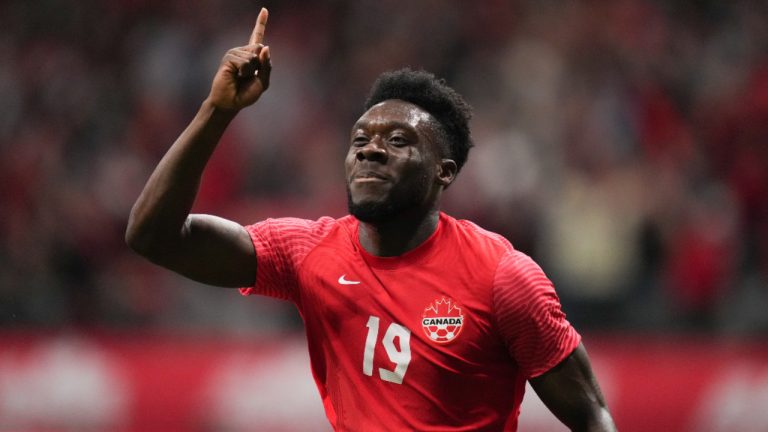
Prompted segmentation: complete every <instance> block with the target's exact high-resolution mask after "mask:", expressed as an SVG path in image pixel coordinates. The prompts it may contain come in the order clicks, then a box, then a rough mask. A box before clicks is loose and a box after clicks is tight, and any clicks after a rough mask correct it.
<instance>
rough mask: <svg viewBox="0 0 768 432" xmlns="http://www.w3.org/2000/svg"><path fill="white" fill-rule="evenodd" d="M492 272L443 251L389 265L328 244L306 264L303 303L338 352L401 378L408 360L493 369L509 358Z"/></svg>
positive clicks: (320, 334)
mask: <svg viewBox="0 0 768 432" xmlns="http://www.w3.org/2000/svg"><path fill="white" fill-rule="evenodd" d="M492 277H493V274H492V271H491V270H490V269H482V268H480V269H479V268H476V264H474V263H471V264H470V263H467V262H462V261H450V262H446V261H445V260H442V259H441V257H440V256H432V257H428V258H425V259H423V260H420V261H418V262H411V263H399V262H397V261H396V260H392V261H391V262H390V263H389V264H388V265H384V266H382V265H374V264H372V263H370V262H368V261H367V260H366V259H365V257H364V256H363V255H361V254H359V253H355V251H354V250H338V249H334V250H331V249H329V250H322V249H320V250H317V251H316V252H315V253H313V254H312V255H311V256H309V257H308V258H307V261H305V263H304V265H303V266H302V269H301V272H300V276H299V283H300V285H301V287H300V292H301V301H300V305H299V308H300V310H301V313H302V315H303V317H304V319H305V321H306V322H307V328H308V329H310V328H311V329H320V330H319V331H318V330H313V333H314V335H312V336H313V337H317V338H321V339H323V340H324V342H321V343H325V344H326V346H329V347H331V346H332V349H333V350H334V355H335V356H340V357H347V358H348V360H350V361H351V362H353V363H355V364H356V363H359V362H360V361H361V360H362V363H363V364H364V369H365V370H364V372H366V373H370V372H371V371H372V370H373V372H374V374H375V370H376V369H377V368H378V365H379V363H383V364H385V365H389V366H387V368H385V369H384V370H385V371H386V370H392V371H393V373H394V374H395V375H392V376H391V377H394V378H392V379H393V380H395V381H396V380H397V379H398V378H397V373H398V371H397V367H400V366H401V365H403V364H406V363H407V364H408V365H409V366H410V367H411V370H414V368H417V367H419V366H418V365H419V364H421V365H422V366H423V367H424V369H425V373H429V370H431V369H432V368H434V367H438V368H439V369H443V370H444V369H450V370H455V371H461V373H467V374H472V373H473V372H476V371H478V372H479V371H483V372H487V367H488V365H489V364H496V363H503V362H504V361H505V360H506V352H505V350H504V349H503V347H502V344H501V341H500V338H499V337H498V335H497V334H496V329H495V323H494V320H493V317H492V314H493V307H492V305H491V294H492V293H491V287H492ZM338 341H345V342H344V343H343V344H340V343H338ZM382 359H383V360H384V361H378V360H382ZM368 360H371V361H368ZM374 364H375V365H376V366H377V367H374ZM383 376H384V377H385V378H386V377H390V376H389V375H388V374H387V373H386V372H385V373H384V374H383Z"/></svg>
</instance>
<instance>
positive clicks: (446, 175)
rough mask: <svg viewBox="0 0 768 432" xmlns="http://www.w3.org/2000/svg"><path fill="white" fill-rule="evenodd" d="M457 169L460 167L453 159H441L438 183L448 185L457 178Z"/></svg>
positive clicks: (438, 168)
mask: <svg viewBox="0 0 768 432" xmlns="http://www.w3.org/2000/svg"><path fill="white" fill-rule="evenodd" d="M457 171H458V167H457V166H456V162H454V161H453V159H440V165H439V166H438V167H437V183H438V184H440V185H441V186H443V188H446V187H448V185H450V184H451V183H453V179H455V178H456V173H457Z"/></svg>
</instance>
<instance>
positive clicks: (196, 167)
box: [125, 9, 271, 287]
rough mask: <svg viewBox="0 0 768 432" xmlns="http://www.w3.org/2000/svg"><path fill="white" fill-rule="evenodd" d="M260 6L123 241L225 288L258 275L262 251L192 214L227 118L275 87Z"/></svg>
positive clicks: (225, 226) (241, 235)
mask: <svg viewBox="0 0 768 432" xmlns="http://www.w3.org/2000/svg"><path fill="white" fill-rule="evenodd" d="M267 17H268V15H267V10H266V9H262V10H261V12H260V13H259V16H258V18H257V21H256V26H255V27H254V30H253V33H252V35H251V38H250V40H249V43H248V45H246V46H244V47H239V48H234V49H231V50H229V51H228V52H227V54H226V55H225V56H224V58H223V59H222V61H221V64H220V66H219V69H218V71H217V72H216V76H215V77H214V79H213V84H212V86H211V92H210V94H209V96H208V98H207V99H206V100H205V101H204V102H203V104H202V106H201V107H200V110H199V111H198V113H197V115H196V116H195V118H194V119H193V120H192V122H191V123H190V124H189V126H188V127H187V128H186V129H185V130H184V132H182V134H181V135H180V136H179V138H178V139H177V140H176V142H175V143H174V144H173V145H172V146H171V148H170V149H169V150H168V152H167V153H166V154H165V156H164V157H163V159H162V160H161V161H160V163H159V164H158V165H157V167H156V168H155V171H154V172H153V173H152V175H151V176H150V178H149V180H148V181H147V184H146V185H145V186H144V190H143V191H142V192H141V195H140V196H139V198H138V199H137V200H136V203H135V204H134V205H133V209H132V210H131V214H130V217H129V220H128V227H127V229H126V233H125V239H126V242H127V243H128V245H129V246H130V247H131V248H132V249H134V250H135V251H136V252H138V253H139V254H141V255H142V256H144V257H146V258H147V259H149V260H150V261H152V262H154V263H156V264H158V265H161V266H163V267H166V268H168V269H170V270H173V271H175V272H177V273H180V274H182V275H184V276H187V277H189V278H191V279H194V280H197V281H200V282H203V283H207V284H211V285H219V286H228V287H239V286H248V285H251V284H253V283H254V281H255V271H254V268H255V263H256V255H255V251H254V249H253V244H252V242H251V239H250V236H249V235H248V233H247V232H246V230H245V229H244V228H243V227H242V226H241V225H239V224H237V223H235V222H232V221H228V220H226V219H222V218H219V217H215V216H210V215H190V214H189V212H190V210H191V208H192V204H193V203H194V200H195V196H196V195H197V190H198V186H199V184H200V179H201V177H202V174H203V170H204V169H205V166H206V164H207V162H208V159H209V158H210V156H211V155H212V154H213V151H214V149H215V148H216V145H217V144H218V142H219V140H220V138H221V136H222V134H223V133H224V130H225V129H226V128H227V126H228V125H229V122H230V121H232V119H233V118H234V117H235V115H236V114H237V113H238V112H239V110H241V109H242V108H245V107H247V106H249V105H251V104H253V103H254V102H256V100H257V99H258V98H259V97H260V96H261V94H262V93H264V91H266V89H267V87H268V86H269V75H270V72H271V62H270V52H269V47H266V46H264V45H262V44H261V42H262V41H263V37H264V30H265V28H266V23H267Z"/></svg>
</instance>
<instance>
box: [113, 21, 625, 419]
mask: <svg viewBox="0 0 768 432" xmlns="http://www.w3.org/2000/svg"><path fill="white" fill-rule="evenodd" d="M266 23H267V11H266V9H262V11H261V13H260V14H259V17H258V19H257V22H256V26H255V28H254V30H253V34H252V35H251V39H250V41H249V43H248V45H246V46H244V47H239V48H234V49H231V50H229V51H228V52H227V54H226V55H225V56H224V58H223V60H222V62H221V65H220V66H219V69H218V71H217V73H216V76H215V77H214V79H213V84H212V88H211V92H210V95H209V96H208V98H207V99H206V101H205V102H204V103H203V105H202V107H201V108H200V110H199V112H198V114H197V115H196V116H195V118H194V120H192V122H191V124H190V125H189V126H188V127H187V129H186V130H185V131H184V132H183V133H182V134H181V136H180V137H179V138H178V140H177V141H176V142H175V143H174V144H173V146H171V148H170V149H169V150H168V153H167V154H166V155H165V156H164V157H163V159H162V160H161V161H160V163H159V164H158V166H157V168H156V169H155V171H154V173H153V174H152V176H151V177H150V179H149V181H148V182H147V184H146V186H145V188H144V190H143V192H142V193H141V196H140V197H139V199H138V200H137V201H136V204H135V205H134V207H133V210H132V212H131V217H130V221H129V224H128V229H127V232H126V240H127V242H128V244H129V245H130V246H131V247H132V248H133V249H134V250H136V251H137V252H139V253H140V254H142V255H144V256H145V257H147V258H148V259H150V260H151V261H153V262H155V263H157V264H159V265H161V266H164V267H166V268H168V269H171V270H173V271H176V272H178V273H181V274H182V275H185V276H187V277H190V278H192V279H195V280H197V281H201V282H204V283H208V284H212V285H218V286H228V287H247V288H242V289H241V292H242V293H243V294H262V295H268V296H272V297H277V298H281V299H285V300H289V301H292V302H293V303H295V304H296V306H297V307H298V309H299V311H300V312H301V315H302V317H303V319H304V322H305V325H306V331H307V339H308V345H309V352H310V358H311V363H312V372H313V375H314V378H315V381H316V383H317V386H318V389H319V390H320V395H321V397H322V400H323V404H324V406H325V410H326V414H327V416H328V419H329V420H330V422H331V424H332V425H333V427H334V429H335V430H339V431H404V430H417V431H422V430H435V431H501V430H505V431H506V430H512V431H513V430H516V429H517V417H518V414H519V409H520V404H521V402H522V399H523V392H524V389H525V383H526V381H530V383H531V385H532V387H533V388H534V389H535V391H536V392H537V393H538V395H539V397H540V398H541V399H542V400H543V401H544V403H545V404H546V405H547V406H548V407H549V408H550V409H551V410H552V412H553V413H554V414H555V415H556V416H557V417H558V418H559V419H560V420H561V421H562V422H563V423H565V424H566V425H567V426H569V427H570V428H571V429H572V430H590V431H592V430H594V431H609V430H614V429H615V427H614V425H613V421H612V419H611V416H610V414H609V412H608V410H607V408H606V406H605V402H604V400H603V396H602V394H601V393H600V389H599V387H598V385H597V382H596V380H595V378H594V376H593V374H592V371H591V368H590V364H589V359H588V357H587V354H586V351H585V350H584V348H583V346H582V344H581V337H580V336H579V334H578V333H577V332H576V331H575V330H574V329H573V327H572V326H571V325H570V324H569V323H568V321H566V319H565V315H564V314H563V312H562V311H561V309H560V304H559V300H558V298H557V295H556V294H555V291H554V288H553V287H552V284H551V283H550V281H549V280H548V279H547V277H546V276H545V275H544V273H543V272H542V271H541V269H540V268H539V267H538V266H537V265H536V264H535V263H534V262H533V261H532V260H531V259H530V258H529V257H527V256H526V255H524V254H522V253H520V252H518V251H516V250H515V249H514V248H513V247H512V246H511V245H510V243H509V242H508V241H507V240H506V239H504V238H503V237H501V236H499V235H497V234H494V233H490V232H488V231H485V230H483V229H481V228H479V227H478V226H476V225H474V224H473V223H471V222H468V221H460V220H456V219H454V218H452V217H450V216H448V215H446V214H444V213H442V212H440V210H439V204H440V198H441V194H442V193H443V190H444V189H446V188H447V187H448V186H449V185H450V184H451V183H452V182H453V181H454V179H455V177H456V175H457V173H458V172H459V170H460V169H461V167H462V165H463V164H464V162H465V161H466V159H467V154H468V152H469V149H470V147H471V146H472V144H471V141H470V134H469V126H468V121H469V116H470V110H469V107H468V106H467V105H466V103H465V102H464V100H463V99H462V98H461V96H459V95H458V94H457V93H456V92H455V91H454V90H452V89H451V88H449V87H447V86H446V85H445V83H444V82H443V81H441V80H438V79H436V78H435V77H434V76H433V75H431V74H429V73H426V72H414V71H411V70H407V69H406V70H401V71H397V72H393V73H386V74H383V75H382V76H381V77H380V78H379V79H378V80H377V81H376V83H375V84H374V86H373V89H372V91H371V94H370V96H369V98H368V101H367V102H366V104H365V108H366V111H365V113H364V114H363V115H362V116H361V117H360V119H359V120H358V121H357V122H356V123H355V125H354V126H353V127H352V132H351V138H350V147H349V152H348V153H347V157H346V160H345V168H346V178H347V194H348V200H349V211H350V213H351V215H350V216H346V217H343V218H341V219H332V218H329V217H324V218H321V219H319V220H317V221H309V220H301V219H293V218H284V219H269V220H266V221H262V222H259V223H256V224H254V225H250V226H248V227H243V226H241V225H239V224H237V223H235V222H231V221H228V220H224V219H221V218H217V217H214V216H209V215H190V214H189V211H190V209H191V207H192V203H193V201H194V199H195V195H196V192H197V186H198V184H199V182H200V178H201V176H202V173H203V170H204V168H205V165H206V163H207V161H208V159H209V157H210V155H211V154H212V152H213V150H214V149H215V147H216V144H217V142H218V141H219V139H220V137H221V135H222V133H223V132H224V130H225V129H226V127H227V125H228V124H229V122H230V121H231V120H232V119H233V118H234V116H235V115H236V114H237V112H238V111H239V110H241V109H243V108H245V107H247V106H249V105H251V104H253V103H254V102H256V100H257V99H258V98H259V96H261V94H262V93H263V92H264V91H265V90H266V89H267V87H268V86H269V78H270V72H271V62H270V50H269V47H268V46H265V45H263V44H262V42H263V37H264V30H265V28H266ZM254 390H255V391H258V389H254Z"/></svg>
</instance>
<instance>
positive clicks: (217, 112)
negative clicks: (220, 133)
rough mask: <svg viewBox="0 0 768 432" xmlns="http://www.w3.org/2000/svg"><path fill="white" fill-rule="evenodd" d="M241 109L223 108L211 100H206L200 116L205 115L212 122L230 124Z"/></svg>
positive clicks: (201, 106)
mask: <svg viewBox="0 0 768 432" xmlns="http://www.w3.org/2000/svg"><path fill="white" fill-rule="evenodd" d="M239 112H240V110H239V109H234V108H222V107H220V106H218V105H217V104H216V103H215V102H214V101H212V100H211V99H210V98H206V99H205V100H204V101H203V103H202V104H201V105H200V110H199V114H201V115H203V116H204V117H206V118H208V119H210V120H219V121H225V122H227V123H229V121H231V120H232V119H233V118H235V116H236V115H237V113H239Z"/></svg>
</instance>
